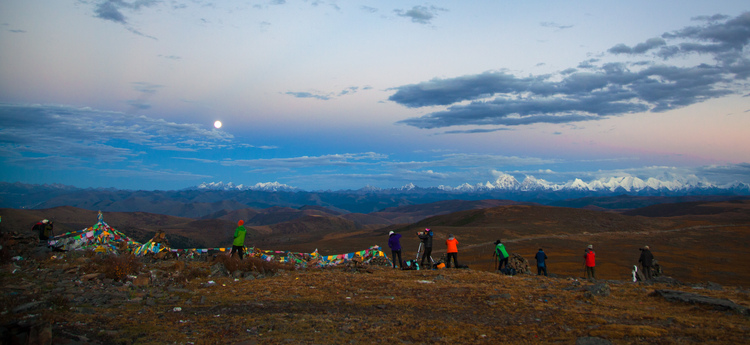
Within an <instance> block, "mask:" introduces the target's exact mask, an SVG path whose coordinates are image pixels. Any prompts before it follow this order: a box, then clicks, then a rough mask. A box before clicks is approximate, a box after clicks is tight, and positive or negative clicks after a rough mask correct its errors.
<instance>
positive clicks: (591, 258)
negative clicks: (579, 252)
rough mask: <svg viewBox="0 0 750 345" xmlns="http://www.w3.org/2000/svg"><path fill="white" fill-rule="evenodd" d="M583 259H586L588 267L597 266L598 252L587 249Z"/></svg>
mask: <svg viewBox="0 0 750 345" xmlns="http://www.w3.org/2000/svg"><path fill="white" fill-rule="evenodd" d="M583 259H584V260H585V261H586V267H594V266H596V254H595V253H594V251H593V250H591V249H589V250H586V253H585V254H583Z"/></svg>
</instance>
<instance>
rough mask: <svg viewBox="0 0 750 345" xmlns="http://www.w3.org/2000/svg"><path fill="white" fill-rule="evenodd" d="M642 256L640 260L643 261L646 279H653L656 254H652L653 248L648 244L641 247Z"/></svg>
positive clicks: (642, 266) (642, 265)
mask: <svg viewBox="0 0 750 345" xmlns="http://www.w3.org/2000/svg"><path fill="white" fill-rule="evenodd" d="M640 251H641V257H640V258H638V262H640V263H641V268H643V274H644V275H645V276H646V280H651V268H652V267H653V263H654V254H651V250H650V249H649V247H648V246H645V247H643V248H640Z"/></svg>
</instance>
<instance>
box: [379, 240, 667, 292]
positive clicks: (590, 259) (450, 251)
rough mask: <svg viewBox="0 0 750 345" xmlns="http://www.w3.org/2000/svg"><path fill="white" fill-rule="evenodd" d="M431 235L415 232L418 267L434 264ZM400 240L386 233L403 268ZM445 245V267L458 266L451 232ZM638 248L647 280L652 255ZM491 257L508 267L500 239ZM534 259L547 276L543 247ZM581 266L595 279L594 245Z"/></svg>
mask: <svg viewBox="0 0 750 345" xmlns="http://www.w3.org/2000/svg"><path fill="white" fill-rule="evenodd" d="M433 236H434V233H433V231H431V230H430V229H425V230H424V231H420V232H417V237H419V240H420V241H421V243H420V250H421V249H422V247H424V252H423V253H422V258H421V260H420V267H424V263H425V260H427V261H428V263H429V264H434V262H433V260H432V257H431V254H432V238H433ZM400 241H401V234H397V233H395V232H393V231H391V232H390V233H388V247H389V248H390V249H391V255H392V257H393V268H397V267H399V268H401V269H404V267H403V262H404V261H403V260H402V259H401V242H400ZM445 245H446V247H447V260H446V263H445V264H446V267H448V268H450V267H451V259H452V260H453V263H454V265H455V267H458V240H457V239H456V237H455V236H453V235H452V234H448V239H447V240H445ZM640 250H641V256H640V258H639V259H638V262H639V263H640V264H641V267H642V269H643V272H644V275H645V277H646V279H647V280H648V279H651V277H652V270H653V262H654V255H653V254H652V253H651V250H650V248H649V246H645V247H644V248H641V249H640ZM417 254H419V253H417ZM493 257H494V258H495V260H497V261H496V262H497V270H498V271H500V270H502V269H503V267H505V268H508V259H509V257H510V255H509V254H508V250H507V249H506V248H505V245H504V244H503V242H502V240H497V241H495V250H494V253H493ZM534 259H536V268H537V275H542V274H544V276H547V264H546V261H547V259H548V257H547V253H545V252H544V249H543V248H539V251H538V252H537V253H536V255H535V256H534ZM583 267H584V269H585V272H586V279H589V280H591V279H596V253H595V252H594V245H592V244H589V245H588V246H587V247H586V250H585V251H584V253H583Z"/></svg>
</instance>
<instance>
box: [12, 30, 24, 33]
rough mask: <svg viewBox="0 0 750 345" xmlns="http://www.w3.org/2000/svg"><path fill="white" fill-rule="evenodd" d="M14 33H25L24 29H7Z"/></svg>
mask: <svg viewBox="0 0 750 345" xmlns="http://www.w3.org/2000/svg"><path fill="white" fill-rule="evenodd" d="M8 31H10V32H12V33H14V34H25V33H26V30H8Z"/></svg>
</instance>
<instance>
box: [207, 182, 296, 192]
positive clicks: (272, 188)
mask: <svg viewBox="0 0 750 345" xmlns="http://www.w3.org/2000/svg"><path fill="white" fill-rule="evenodd" d="M196 188H197V189H205V190H240V191H241V190H257V191H267V192H279V191H295V190H297V187H292V186H289V185H285V184H283V183H278V182H258V183H256V184H255V185H253V186H245V185H243V184H239V185H235V184H234V183H232V182H228V183H224V182H222V181H219V182H203V183H201V184H199V185H198V186H197V187H196Z"/></svg>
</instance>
